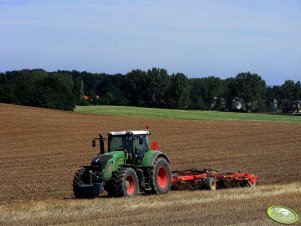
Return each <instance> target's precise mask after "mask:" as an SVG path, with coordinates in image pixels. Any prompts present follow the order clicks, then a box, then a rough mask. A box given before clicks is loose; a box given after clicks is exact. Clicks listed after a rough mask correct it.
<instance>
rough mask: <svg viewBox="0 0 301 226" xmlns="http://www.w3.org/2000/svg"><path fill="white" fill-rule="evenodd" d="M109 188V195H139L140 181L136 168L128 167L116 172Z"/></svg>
mask: <svg viewBox="0 0 301 226" xmlns="http://www.w3.org/2000/svg"><path fill="white" fill-rule="evenodd" d="M107 189H108V190H107V192H108V194H109V196H115V197H123V196H125V197H133V196H136V195H138V193H139V181H138V177H137V174H136V172H135V170H134V169H132V168H130V167H128V168H121V169H120V170H118V171H117V172H114V173H113V175H112V179H111V181H110V182H109V183H108V186H107Z"/></svg>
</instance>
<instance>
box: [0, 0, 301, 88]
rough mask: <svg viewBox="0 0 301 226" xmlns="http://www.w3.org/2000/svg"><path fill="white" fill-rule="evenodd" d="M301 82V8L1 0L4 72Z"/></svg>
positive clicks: (261, 0) (206, 1)
mask: <svg viewBox="0 0 301 226" xmlns="http://www.w3.org/2000/svg"><path fill="white" fill-rule="evenodd" d="M151 67H162V68H165V69H167V71H168V72H169V73H173V72H175V73H176V72H182V73H184V74H186V75H187V76H188V77H203V76H210V75H215V76H219V77H221V78H226V77H230V76H236V75H237V74H238V73H239V72H245V71H250V72H252V73H257V74H259V75H261V76H262V77H263V79H265V80H266V82H267V84H270V85H272V84H281V83H283V82H284V81H285V80H286V79H292V80H295V81H297V80H301V1H299V0H281V1H280V0H273V1H270V0H257V1H251V0H219V1H218V0H216V1H214V0H164V1H163V0H162V1H158V0H152V1H150V0H145V1H138V0H114V1H113V0H111V1H109V0H98V1H96V0H86V1H84V0H81V1H80V0H43V1H35V0H0V71H2V72H4V71H7V70H19V69H24V68H28V69H33V68H43V69H45V70H47V71H55V70H58V69H65V70H73V69H75V70H79V71H83V70H86V71H89V72H105V73H112V74H113V73H127V72H129V71H131V70H132V69H136V68H139V69H143V70H146V69H149V68H151Z"/></svg>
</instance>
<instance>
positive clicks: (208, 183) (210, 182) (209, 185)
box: [204, 177, 216, 190]
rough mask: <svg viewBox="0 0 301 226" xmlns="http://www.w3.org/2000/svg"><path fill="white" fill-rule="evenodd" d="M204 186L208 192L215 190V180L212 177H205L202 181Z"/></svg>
mask: <svg viewBox="0 0 301 226" xmlns="http://www.w3.org/2000/svg"><path fill="white" fill-rule="evenodd" d="M204 186H205V188H206V189H208V190H216V180H215V179H214V178H213V177H206V178H205V179H204Z"/></svg>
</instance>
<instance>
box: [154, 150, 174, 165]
mask: <svg viewBox="0 0 301 226" xmlns="http://www.w3.org/2000/svg"><path fill="white" fill-rule="evenodd" d="M155 153H156V154H154V155H152V157H151V159H150V166H153V165H154V163H155V161H156V159H157V158H160V157H161V158H165V159H166V161H167V162H168V163H170V161H169V159H168V157H167V156H166V155H165V154H164V153H163V152H161V151H157V152H155Z"/></svg>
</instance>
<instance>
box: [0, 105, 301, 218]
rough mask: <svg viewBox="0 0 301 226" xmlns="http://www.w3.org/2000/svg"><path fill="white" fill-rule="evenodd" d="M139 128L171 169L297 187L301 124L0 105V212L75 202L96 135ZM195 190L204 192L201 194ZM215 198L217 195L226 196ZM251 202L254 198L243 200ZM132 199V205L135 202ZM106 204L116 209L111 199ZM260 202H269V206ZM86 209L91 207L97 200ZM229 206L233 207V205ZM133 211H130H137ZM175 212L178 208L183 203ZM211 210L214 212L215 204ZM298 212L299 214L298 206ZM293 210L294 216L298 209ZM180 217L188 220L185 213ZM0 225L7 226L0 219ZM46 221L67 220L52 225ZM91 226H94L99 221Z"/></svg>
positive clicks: (297, 200) (296, 200)
mask: <svg viewBox="0 0 301 226" xmlns="http://www.w3.org/2000/svg"><path fill="white" fill-rule="evenodd" d="M145 124H148V125H150V127H151V129H150V130H151V132H152V135H151V140H156V141H157V142H158V143H159V147H160V149H161V150H164V152H165V153H166V154H167V155H168V156H169V158H170V160H171V163H172V164H171V167H172V169H186V168H191V167H198V168H205V167H211V168H215V169H219V170H237V169H240V170H241V171H247V172H252V173H254V174H257V175H259V176H260V184H261V186H262V188H264V186H270V187H269V188H270V189H272V188H273V185H275V186H276V185H277V186H280V187H281V186H282V188H283V187H285V186H286V185H289V184H290V185H291V184H294V186H295V187H296V186H297V187H298V186H300V184H298V183H299V182H300V178H301V123H284V122H279V123H277V122H239V121H202V120H199V121H197V120H185V121H181V120H166V119H165V120H163V119H143V118H137V119H136V118H129V117H118V116H102V115H88V114H79V113H69V112H63V111H55V110H45V109H37V108H30V107H21V106H14V105H6V104H0V129H1V130H0V203H1V205H2V207H3V208H4V206H5V208H12V207H13V208H15V207H16V205H21V204H20V203H21V202H22V203H24V202H25V203H27V202H29V201H30V203H31V204H30V205H31V206H32V205H33V204H32V201H39V202H40V201H43V200H45V199H47V200H49V199H50V200H62V199H67V202H68V199H71V198H72V197H73V194H72V187H71V182H72V178H73V173H74V172H75V171H76V170H77V169H78V168H79V166H81V165H84V164H89V161H90V159H91V158H92V157H93V156H94V155H95V153H96V152H97V151H98V149H93V148H92V147H91V139H92V138H93V137H94V136H97V134H99V133H101V134H106V132H108V131H118V130H128V129H132V130H139V129H143V128H144V125H145ZM296 183H297V185H296ZM294 186H293V187H294ZM259 189H260V186H259ZM231 190H232V189H231ZM199 192H200V194H204V192H206V191H199ZM217 192H218V193H217V194H220V195H221V194H223V192H225V191H217ZM227 192H228V191H227ZM256 192H258V190H257V191H256ZM296 192H299V193H298V195H297V196H296V198H294V196H290V198H288V197H286V198H285V200H286V204H289V203H287V200H294V202H293V203H292V207H294V206H297V204H296V203H300V202H301V197H300V191H296ZM170 193H171V194H170V195H167V196H166V197H167V198H168V197H169V198H170V197H171V196H172V195H178V196H177V197H178V198H177V199H181V198H180V196H182V195H183V197H182V198H183V199H185V194H186V193H185V192H182V193H181V192H180V193H176V192H170ZM194 194H197V193H194ZM248 194H249V193H248ZM186 195H188V194H186ZM211 195H212V194H211ZM249 195H250V194H249ZM287 195H288V194H286V196H287ZM188 196H189V195H188ZM156 197H157V196H156ZM160 197H161V198H162V197H164V196H160ZM256 197H257V196H256ZM258 197H260V195H259V196H258ZM258 197H257V198H258ZM265 198H266V199H267V197H265ZM278 198H279V197H278ZM141 199H144V200H143V202H144V204H145V205H147V203H145V202H147V199H148V198H146V197H143V196H141ZM150 199H152V198H150ZM157 199H158V198H157ZM242 199H243V197H242ZM251 199H252V195H250V197H249V198H248V201H249V202H250V201H251ZM263 199H264V198H263ZM103 200H105V199H103ZM106 200H111V199H106ZM125 200H127V199H125ZM135 200H136V202H137V200H139V197H137V198H136V199H135ZM279 200H281V199H280V198H279ZM71 201H72V202H74V201H75V200H70V202H71ZM237 201H239V200H237ZM56 202H57V201H56ZM64 202H66V201H64ZM85 202H86V201H85ZM91 202H92V201H91ZM109 202H111V203H113V204H114V202H115V201H109ZM258 202H260V198H258ZM264 202H265V203H267V200H266V201H264ZM92 203H94V204H95V201H93V202H92ZM116 203H118V201H116ZM231 203H235V200H234V201H233V200H232V201H231ZM113 204H112V205H113ZM186 204H187V203H186ZM186 204H185V205H184V204H183V207H182V208H184V209H185V208H186V207H185V206H186ZM276 204H277V203H275V205H276ZM116 205H119V204H116ZM139 205H140V204H137V207H136V209H137V210H139V211H138V212H140V209H139V208H140V207H139ZM161 205H162V204H161ZM175 205H176V204H175ZM195 205H197V201H196V203H195ZM225 205H226V204H225ZM233 205H235V204H233ZM251 206H252V205H251ZM261 207H262V206H260V208H261ZM18 208H19V207H18ZM20 208H21V207H20ZM156 208H157V207H156ZM178 208H181V205H180V206H179V207H178ZM188 208H189V207H188ZM198 208H200V207H199V206H198ZM208 208H209V207H208ZM210 208H211V207H210ZM212 208H218V204H217V205H216V206H215V207H214V206H212ZM298 208H299V211H300V206H299V207H298ZM295 210H296V211H297V212H298V209H295ZM183 211H184V210H183ZM200 211H201V210H200ZM223 211H226V212H224V217H225V216H227V215H228V213H227V209H224V210H223ZM184 212H185V211H184ZM299 213H300V212H299ZM160 214H162V213H160ZM160 214H159V215H160ZM185 214H186V216H187V217H188V216H189V213H187V212H185ZM187 214H188V215H187ZM0 215H1V214H0ZM163 215H164V214H163ZM110 216H111V217H112V215H110ZM116 216H117V215H116ZM191 217H192V218H191V219H190V221H189V220H188V221H187V223H189V222H190V223H197V221H195V220H196V219H195V217H196V216H194V217H193V216H191ZM203 217H204V216H203ZM163 218H164V216H163ZM163 218H162V219H163ZM96 219H97V218H96ZM255 219H256V217H255ZM93 220H95V218H93ZM145 220H146V221H143V220H141V221H138V222H136V223H139V222H140V223H147V222H149V223H150V222H151V221H149V220H148V218H146V219H145ZM203 220H204V219H203ZM253 220H254V219H253ZM253 220H252V219H250V222H253V223H255V222H256V220H254V221H253ZM2 221H4V222H2V223H5V220H3V219H2ZM126 222H128V221H126ZM179 222H180V223H181V221H179ZM179 222H178V223H179ZM183 222H184V223H185V222H186V221H183ZM183 222H182V223H183ZM233 222H235V220H234V221H231V219H228V221H221V222H220V223H233ZM237 222H244V221H237ZM6 223H7V222H6ZM15 223H16V222H15ZM23 223H24V222H23ZM25 223H26V221H25ZM27 223H28V222H27ZM29 223H34V222H31V221H29ZM52 223H68V222H56V221H52ZM92 223H97V220H96V222H94V221H93V222H92ZM107 223H110V222H107ZM111 223H112V222H111ZM113 223H114V222H113ZM128 223H133V222H128ZM153 223H160V222H153ZM174 223H177V222H174ZM207 223H209V222H207ZM257 223H258V222H257ZM0 224H1V222H0Z"/></svg>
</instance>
